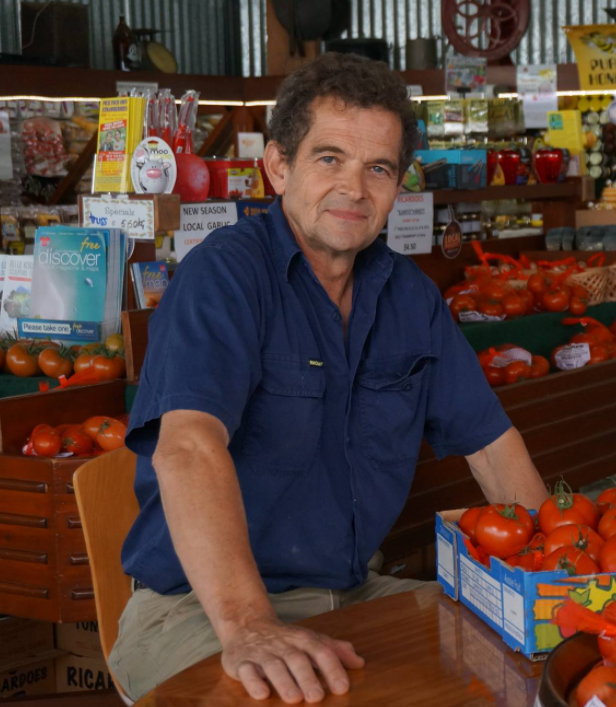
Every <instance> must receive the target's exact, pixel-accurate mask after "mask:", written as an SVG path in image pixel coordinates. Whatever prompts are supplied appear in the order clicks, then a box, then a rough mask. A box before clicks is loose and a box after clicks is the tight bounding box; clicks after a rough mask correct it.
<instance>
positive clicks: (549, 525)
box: [539, 480, 599, 535]
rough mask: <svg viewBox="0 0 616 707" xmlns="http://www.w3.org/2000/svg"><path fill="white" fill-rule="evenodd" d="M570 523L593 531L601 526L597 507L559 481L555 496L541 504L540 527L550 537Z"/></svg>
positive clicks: (555, 487)
mask: <svg viewBox="0 0 616 707" xmlns="http://www.w3.org/2000/svg"><path fill="white" fill-rule="evenodd" d="M568 523H578V524H579V525H587V526H588V527H589V528H592V529H593V530H596V529H597V525H598V524H599V511H598V509H597V506H596V505H595V504H594V503H593V502H592V501H591V500H590V499H589V498H586V496H583V495H582V494H580V493H573V492H572V491H571V487H570V486H569V484H567V483H566V482H565V481H563V480H561V481H557V482H556V485H555V486H554V494H553V495H552V496H550V498H548V499H547V500H546V501H544V502H543V503H542V504H541V508H540V509H539V527H540V528H541V532H542V533H545V534H546V535H549V534H550V533H551V532H552V531H553V530H554V528H557V527H558V526H559V525H567V524H568Z"/></svg>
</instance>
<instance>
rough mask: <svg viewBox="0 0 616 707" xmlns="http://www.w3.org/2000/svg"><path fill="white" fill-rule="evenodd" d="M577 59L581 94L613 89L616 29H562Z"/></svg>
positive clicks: (579, 27)
mask: <svg viewBox="0 0 616 707" xmlns="http://www.w3.org/2000/svg"><path fill="white" fill-rule="evenodd" d="M563 29H564V30H565V34H566V35H567V39H568V40H569V43H570V44H571V48H572V49H573V51H574V52H575V58H576V59H577V65H578V73H579V76H580V89H581V90H582V91H601V90H605V91H610V90H612V89H615V88H616V25H577V26H572V27H563Z"/></svg>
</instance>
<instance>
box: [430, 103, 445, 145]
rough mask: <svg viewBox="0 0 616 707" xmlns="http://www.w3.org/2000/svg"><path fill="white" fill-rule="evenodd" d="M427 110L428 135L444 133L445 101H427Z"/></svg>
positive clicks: (441, 134) (434, 135)
mask: <svg viewBox="0 0 616 707" xmlns="http://www.w3.org/2000/svg"><path fill="white" fill-rule="evenodd" d="M427 112H428V113H427V132H428V137H442V136H443V135H445V101H428V104H427Z"/></svg>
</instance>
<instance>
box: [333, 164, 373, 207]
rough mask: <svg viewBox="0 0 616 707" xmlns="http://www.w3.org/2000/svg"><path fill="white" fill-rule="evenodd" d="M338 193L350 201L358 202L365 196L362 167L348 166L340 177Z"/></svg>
mask: <svg viewBox="0 0 616 707" xmlns="http://www.w3.org/2000/svg"><path fill="white" fill-rule="evenodd" d="M339 191H340V193H341V194H346V195H348V197H349V198H350V199H351V201H360V200H361V199H363V198H364V196H365V191H366V184H365V171H364V168H363V166H357V167H355V166H351V165H350V166H349V168H348V169H346V170H344V171H343V174H341V175H340V186H339Z"/></svg>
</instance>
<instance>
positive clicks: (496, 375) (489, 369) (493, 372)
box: [483, 366, 505, 387]
mask: <svg viewBox="0 0 616 707" xmlns="http://www.w3.org/2000/svg"><path fill="white" fill-rule="evenodd" d="M483 372H484V374H485V377H486V378H487V379H488V383H489V384H490V385H491V386H493V387H497V386H499V385H505V369H504V368H496V366H484V367H483Z"/></svg>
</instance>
